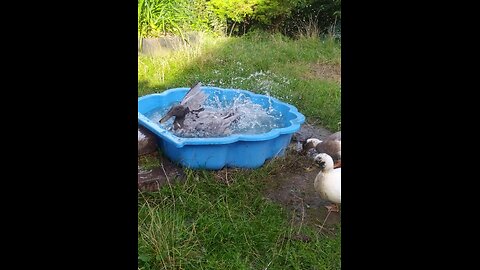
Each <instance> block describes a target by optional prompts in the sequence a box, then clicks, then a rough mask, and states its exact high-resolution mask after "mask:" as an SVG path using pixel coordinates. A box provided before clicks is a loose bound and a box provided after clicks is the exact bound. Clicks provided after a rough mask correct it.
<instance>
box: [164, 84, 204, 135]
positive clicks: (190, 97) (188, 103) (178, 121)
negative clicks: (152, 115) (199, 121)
mask: <svg viewBox="0 0 480 270" xmlns="http://www.w3.org/2000/svg"><path fill="white" fill-rule="evenodd" d="M200 86H201V84H200V82H199V83H197V84H196V85H195V86H193V87H192V88H190V90H188V92H187V94H186V95H185V97H184V98H183V99H182V101H181V102H180V104H178V105H174V106H172V108H170V110H169V111H168V112H167V114H166V115H165V116H164V117H163V118H162V119H160V121H159V122H160V123H162V124H163V123H165V122H166V121H167V120H168V119H170V118H171V117H173V116H175V120H174V122H173V128H174V129H175V130H177V129H179V128H183V126H184V124H183V122H184V121H185V116H186V115H187V114H188V113H198V112H200V111H203V107H202V104H203V103H204V102H205V100H206V99H207V95H205V93H203V92H202V91H201V89H200Z"/></svg>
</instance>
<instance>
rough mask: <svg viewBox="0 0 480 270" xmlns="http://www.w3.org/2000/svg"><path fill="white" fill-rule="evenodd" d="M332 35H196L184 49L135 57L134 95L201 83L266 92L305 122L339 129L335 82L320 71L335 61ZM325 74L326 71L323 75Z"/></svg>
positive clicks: (337, 51)
mask: <svg viewBox="0 0 480 270" xmlns="http://www.w3.org/2000/svg"><path fill="white" fill-rule="evenodd" d="M340 51H341V49H340V45H339V44H338V42H335V41H334V40H333V39H324V40H320V39H318V38H302V39H299V40H292V39H288V38H286V37H284V36H281V35H271V34H266V33H258V32H253V33H252V34H250V35H247V36H243V37H217V38H211V37H208V36H201V39H200V42H198V43H196V44H194V45H193V46H192V47H189V48H180V49H179V50H177V51H174V52H173V53H172V52H165V54H164V55H160V56H157V57H146V56H139V58H138V95H139V96H143V95H146V94H151V93H157V92H162V91H164V90H166V89H169V88H175V87H190V86H192V85H193V84H194V83H195V82H197V81H200V82H202V84H203V85H213V86H218V87H228V88H241V89H245V90H250V91H253V92H256V93H261V94H269V95H271V96H274V97H276V98H278V99H280V100H282V101H285V102H287V103H290V104H292V105H295V106H296V107H297V108H298V109H299V111H300V112H302V113H303V114H304V115H305V116H306V117H307V119H308V121H309V122H315V123H318V124H320V125H322V126H324V127H325V128H327V129H329V130H331V131H338V130H340V122H341V118H340V95H341V89H340V82H339V81H338V80H334V79H332V78H329V76H325V75H328V74H329V71H330V70H331V69H334V68H337V69H338V68H339V66H340ZM324 73H326V74H324Z"/></svg>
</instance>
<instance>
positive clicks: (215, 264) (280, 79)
mask: <svg viewBox="0 0 480 270" xmlns="http://www.w3.org/2000/svg"><path fill="white" fill-rule="evenodd" d="M340 51H341V49H340V45H339V44H338V43H337V42H335V41H333V40H329V39H326V40H320V39H314V38H303V39H299V40H291V39H288V38H285V37H283V36H280V35H270V34H266V33H258V32H257V33H252V34H249V35H247V36H243V37H229V38H227V37H217V38H212V37H208V36H202V38H201V40H200V42H199V43H197V44H195V45H193V46H191V47H189V48H182V49H179V50H176V51H170V52H165V53H164V54H162V55H158V56H155V57H147V56H139V58H138V76H139V78H138V95H139V96H143V95H146V94H150V93H158V92H162V91H164V90H166V89H169V88H174V87H189V86H191V85H193V84H194V83H195V82H197V81H200V82H202V84H203V85H212V86H218V87H228V88H240V89H246V90H250V91H253V92H256V93H262V94H269V95H271V96H274V97H277V98H279V99H280V100H283V101H285V102H288V103H290V104H293V105H295V106H296V107H297V108H298V109H299V111H300V112H301V113H303V114H304V115H305V116H306V117H307V121H308V122H311V123H316V124H319V125H322V126H324V127H326V128H327V129H329V130H331V131H337V130H340V122H341V118H340V95H341V90H340V82H339V80H338V79H336V77H335V76H331V72H330V70H333V69H335V68H338V67H339V65H340ZM139 162H140V164H142V166H143V167H145V168H154V167H158V166H160V164H159V162H158V160H155V159H152V158H144V159H141V160H139ZM285 162H288V160H286V159H276V160H274V161H272V162H270V163H268V164H266V165H265V166H263V167H262V168H260V169H257V170H232V172H230V171H229V175H228V178H229V183H228V184H227V183H225V182H224V181H220V180H219V179H218V177H217V173H216V172H211V171H202V170H196V171H193V170H189V169H185V172H186V175H187V177H186V181H185V182H180V183H175V184H171V185H166V186H164V187H162V188H161V189H160V190H159V191H158V192H139V195H138V196H139V200H138V212H139V215H138V262H139V269H340V247H341V244H340V239H341V230H340V228H338V230H337V232H336V234H335V235H333V236H332V235H326V234H324V233H322V232H320V229H319V228H318V227H315V226H301V227H298V226H296V225H294V224H293V223H292V222H291V220H290V218H289V213H287V212H286V210H284V208H282V207H281V205H278V204H276V203H274V202H272V201H269V200H267V199H266V198H265V196H264V193H263V192H264V189H265V184H264V182H265V181H264V180H265V179H267V178H268V177H271V175H275V173H273V172H274V171H275V170H281V168H284V167H285V166H282V164H283V163H285ZM276 174H277V175H278V171H277V173H276ZM298 234H300V235H304V236H308V237H309V238H310V241H308V242H303V241H299V240H298V239H295V237H294V236H295V235H298Z"/></svg>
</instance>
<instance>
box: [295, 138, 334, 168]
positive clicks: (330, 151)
mask: <svg viewBox="0 0 480 270" xmlns="http://www.w3.org/2000/svg"><path fill="white" fill-rule="evenodd" d="M341 135H342V134H341V131H338V132H335V133H333V134H331V135H330V136H328V137H327V138H326V139H325V140H323V141H321V140H319V139H316V138H310V139H308V140H307V141H306V142H305V143H304V145H303V151H304V152H305V153H306V152H308V150H310V149H315V152H316V153H318V154H320V153H325V154H327V155H329V156H330V157H331V158H332V159H333V164H334V166H333V167H334V168H339V167H341V166H342V137H341Z"/></svg>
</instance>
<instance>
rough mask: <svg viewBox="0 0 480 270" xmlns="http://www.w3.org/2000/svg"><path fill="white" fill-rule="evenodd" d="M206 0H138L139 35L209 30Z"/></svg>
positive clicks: (209, 20)
mask: <svg viewBox="0 0 480 270" xmlns="http://www.w3.org/2000/svg"><path fill="white" fill-rule="evenodd" d="M205 2H206V0H138V35H139V37H157V36H160V35H167V34H173V35H179V36H181V35H183V33H184V32H185V31H189V30H197V31H209V30H210V29H211V27H210V23H211V16H209V15H208V12H207V11H206V4H205Z"/></svg>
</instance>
